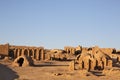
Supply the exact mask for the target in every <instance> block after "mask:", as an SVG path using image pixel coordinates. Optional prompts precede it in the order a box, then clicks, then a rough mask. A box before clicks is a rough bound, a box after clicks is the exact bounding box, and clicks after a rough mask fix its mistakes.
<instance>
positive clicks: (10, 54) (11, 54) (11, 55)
mask: <svg viewBox="0 0 120 80" xmlns="http://www.w3.org/2000/svg"><path fill="white" fill-rule="evenodd" d="M8 56H9V57H11V58H12V59H14V51H13V50H9V54H8Z"/></svg>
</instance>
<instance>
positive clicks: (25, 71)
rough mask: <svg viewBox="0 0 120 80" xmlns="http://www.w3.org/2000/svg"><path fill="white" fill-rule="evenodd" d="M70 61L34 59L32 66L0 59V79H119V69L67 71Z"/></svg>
mask: <svg viewBox="0 0 120 80" xmlns="http://www.w3.org/2000/svg"><path fill="white" fill-rule="evenodd" d="M69 62H70V61H36V62H35V65H34V66H28V67H13V66H12V65H11V64H12V61H4V60H1V61H0V80H96V79H97V80H119V79H120V74H119V73H120V69H119V68H117V67H113V68H112V69H111V70H108V71H105V73H103V71H97V72H88V71H86V70H74V71H69V69H68V64H69Z"/></svg>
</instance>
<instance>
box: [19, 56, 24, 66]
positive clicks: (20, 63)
mask: <svg viewBox="0 0 120 80" xmlns="http://www.w3.org/2000/svg"><path fill="white" fill-rule="evenodd" d="M23 62H24V59H23V58H20V59H19V60H18V61H17V63H18V64H19V66H20V67H22V64H23Z"/></svg>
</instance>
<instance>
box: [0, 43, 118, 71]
mask: <svg viewBox="0 0 120 80" xmlns="http://www.w3.org/2000/svg"><path fill="white" fill-rule="evenodd" d="M4 57H8V58H9V59H11V60H14V64H15V65H17V66H21V63H19V60H21V61H22V59H23V60H26V61H27V60H28V57H30V58H31V59H32V60H33V61H44V60H48V61H49V60H57V61H72V62H71V63H70V66H69V68H70V70H75V68H76V64H77V67H78V68H77V69H79V70H82V69H85V70H88V71H90V70H103V69H105V68H111V67H113V66H115V65H116V63H117V62H120V51H117V50H116V49H115V48H99V47H98V46H95V47H89V48H87V47H82V46H80V45H79V46H78V47H71V46H65V47H64V50H62V49H45V48H44V47H32V46H15V45H9V44H4V45H0V58H1V59H2V58H4ZM29 62H30V61H29V60H28V61H27V62H26V64H25V65H28V63H29ZM16 63H17V64H16ZM22 63H24V62H22Z"/></svg>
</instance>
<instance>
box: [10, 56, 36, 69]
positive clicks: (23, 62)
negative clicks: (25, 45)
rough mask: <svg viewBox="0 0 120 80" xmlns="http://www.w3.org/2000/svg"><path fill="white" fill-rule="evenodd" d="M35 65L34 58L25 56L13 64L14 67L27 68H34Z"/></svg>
mask: <svg viewBox="0 0 120 80" xmlns="http://www.w3.org/2000/svg"><path fill="white" fill-rule="evenodd" d="M33 65H34V63H33V60H32V58H31V57H28V56H25V55H22V56H19V57H17V58H16V59H15V60H14V61H13V63H12V66H16V67H26V66H33Z"/></svg>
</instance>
